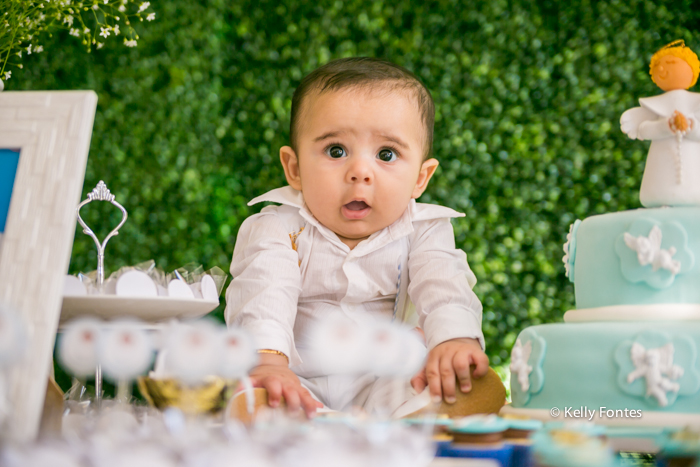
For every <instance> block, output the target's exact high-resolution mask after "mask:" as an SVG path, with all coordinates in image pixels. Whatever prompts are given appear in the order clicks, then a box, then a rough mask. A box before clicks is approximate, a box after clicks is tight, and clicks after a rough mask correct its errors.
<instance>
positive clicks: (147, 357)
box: [99, 320, 153, 402]
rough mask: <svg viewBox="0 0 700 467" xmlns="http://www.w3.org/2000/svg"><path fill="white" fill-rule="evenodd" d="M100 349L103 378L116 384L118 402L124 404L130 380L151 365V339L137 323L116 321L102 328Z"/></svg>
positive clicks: (129, 393)
mask: <svg viewBox="0 0 700 467" xmlns="http://www.w3.org/2000/svg"><path fill="white" fill-rule="evenodd" d="M99 350H100V352H99V361H100V364H101V365H102V369H103V370H104V373H105V376H107V377H108V378H110V379H112V380H114V381H116V382H117V399H118V400H119V401H122V402H127V401H128V399H129V397H130V396H131V381H132V380H134V379H135V378H136V377H137V376H138V375H141V374H143V373H144V372H146V370H148V368H150V366H151V362H152V360H153V345H152V343H151V339H150V337H149V336H148V334H147V333H146V330H145V329H144V328H143V325H142V324H141V323H140V322H138V321H135V320H124V321H115V322H112V323H109V324H108V325H107V326H106V327H105V330H104V331H103V338H102V341H101V343H100V346H99Z"/></svg>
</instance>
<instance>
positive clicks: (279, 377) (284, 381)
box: [250, 355, 323, 418]
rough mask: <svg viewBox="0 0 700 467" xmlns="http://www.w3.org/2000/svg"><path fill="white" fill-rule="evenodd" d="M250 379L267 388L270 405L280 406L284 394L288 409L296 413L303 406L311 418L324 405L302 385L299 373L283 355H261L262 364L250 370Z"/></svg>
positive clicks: (255, 383)
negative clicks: (295, 372) (289, 366)
mask: <svg viewBox="0 0 700 467" xmlns="http://www.w3.org/2000/svg"><path fill="white" fill-rule="evenodd" d="M250 379H251V381H252V382H253V386H255V387H258V388H265V389H267V402H268V403H269V404H270V407H278V406H279V404H280V400H281V398H282V396H284V400H285V402H286V404H287V410H289V411H290V412H292V413H295V412H297V411H298V410H299V409H300V408H303V409H304V412H306V416H307V417H309V418H313V417H314V415H316V409H320V408H321V407H323V404H321V403H320V402H318V401H317V400H316V399H314V398H313V397H311V393H309V391H308V390H306V389H305V388H304V387H303V386H302V385H301V382H300V381H299V378H298V377H297V375H295V374H294V372H293V371H292V370H290V369H289V368H288V367H287V360H286V358H285V357H283V356H281V355H261V356H260V364H259V365H258V366H256V367H255V368H254V369H253V371H251V372H250Z"/></svg>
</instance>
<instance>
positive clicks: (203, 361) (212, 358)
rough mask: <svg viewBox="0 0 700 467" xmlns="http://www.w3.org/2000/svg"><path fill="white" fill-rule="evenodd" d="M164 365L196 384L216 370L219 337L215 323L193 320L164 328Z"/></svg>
mask: <svg viewBox="0 0 700 467" xmlns="http://www.w3.org/2000/svg"><path fill="white" fill-rule="evenodd" d="M163 350H165V352H166V356H165V368H166V371H167V372H168V373H171V374H172V375H173V376H175V377H176V378H178V379H180V380H182V381H183V382H185V383H187V384H197V383H200V382H202V380H203V379H204V378H205V377H206V376H209V375H215V374H217V373H218V372H219V369H220V362H221V353H222V340H221V339H220V338H219V335H218V330H217V327H216V325H215V324H213V323H211V322H209V321H206V320H201V321H195V322H192V323H187V324H176V325H174V326H172V327H171V329H170V330H169V331H168V332H167V336H166V339H165V345H164V349H163Z"/></svg>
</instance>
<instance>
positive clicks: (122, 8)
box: [117, 5, 126, 13]
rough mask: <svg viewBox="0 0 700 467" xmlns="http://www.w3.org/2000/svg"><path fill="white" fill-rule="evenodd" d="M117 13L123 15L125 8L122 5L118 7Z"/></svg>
mask: <svg viewBox="0 0 700 467" xmlns="http://www.w3.org/2000/svg"><path fill="white" fill-rule="evenodd" d="M117 9H118V10H119V11H121V12H122V13H124V12H125V11H126V7H125V6H124V5H119V8H117Z"/></svg>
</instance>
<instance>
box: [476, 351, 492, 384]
mask: <svg viewBox="0 0 700 467" xmlns="http://www.w3.org/2000/svg"><path fill="white" fill-rule="evenodd" d="M472 363H473V364H474V365H476V368H475V369H474V377H475V378H481V377H482V376H485V375H486V373H488V371H489V357H488V356H487V355H486V354H484V353H480V354H477V355H472Z"/></svg>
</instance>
